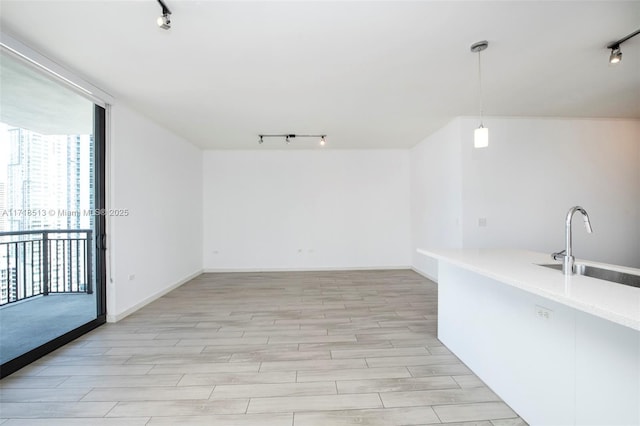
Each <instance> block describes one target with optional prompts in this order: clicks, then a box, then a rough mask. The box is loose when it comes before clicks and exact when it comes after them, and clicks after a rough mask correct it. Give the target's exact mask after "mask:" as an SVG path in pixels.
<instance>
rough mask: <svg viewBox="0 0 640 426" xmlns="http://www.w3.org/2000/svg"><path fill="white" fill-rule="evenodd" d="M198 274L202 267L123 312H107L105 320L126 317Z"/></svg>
mask: <svg viewBox="0 0 640 426" xmlns="http://www.w3.org/2000/svg"><path fill="white" fill-rule="evenodd" d="M199 275H202V269H200V270H199V271H197V272H194V273H193V274H191V275H189V276H187V277H186V278H183V279H181V280H180V281H178V282H177V283H174V284H172V285H170V286H169V287H167V288H165V289H163V290H160V291H159V292H157V293H154V294H152V295H151V296H149V297H147V298H145V299H144V300H142V301H141V302H139V303H136V304H135V305H133V306H132V307H130V308H129V309H127V310H125V311H124V312H121V313H119V314H115V315H112V314H109V313H107V322H118V321H120V320H122V319H124V318H126V317H128V316H129V315H131V314H132V313H134V312H135V311H137V310H138V309H140V308H142V307H144V306H146V305H148V304H149V303H151V302H153V301H154V300H156V299H159V298H161V297H162V296H164V295H165V294H167V293H169V292H171V291H173V290H175V289H176V288H178V287H180V286H181V285H182V284H184V283H186V282H188V281H191V280H192V279H194V278H195V277H197V276H199Z"/></svg>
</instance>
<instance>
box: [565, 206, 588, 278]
mask: <svg viewBox="0 0 640 426" xmlns="http://www.w3.org/2000/svg"><path fill="white" fill-rule="evenodd" d="M576 212H580V214H582V218H583V219H584V226H585V228H587V232H588V233H590V234H591V233H592V232H593V228H592V227H591V221H590V220H589V214H588V213H587V211H586V210H585V209H584V208H582V207H580V206H575V207H571V208H570V209H569V212H568V213H567V219H566V221H565V243H566V244H565V249H564V250H565V254H564V257H563V261H562V271H563V272H564V274H565V275H572V274H573V273H574V270H573V269H574V263H575V257H574V256H573V244H572V242H571V219H572V218H573V215H574V214H575V213H576Z"/></svg>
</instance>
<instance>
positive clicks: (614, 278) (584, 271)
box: [539, 263, 640, 288]
mask: <svg viewBox="0 0 640 426" xmlns="http://www.w3.org/2000/svg"><path fill="white" fill-rule="evenodd" d="M539 265H540V266H544V267H545V268H551V269H557V270H559V271H562V264H558V263H542V264H539ZM575 272H576V275H584V276H585V277H591V278H597V279H599V280H605V281H611V282H614V283H618V284H624V285H628V286H631V287H638V288H640V275H633V274H627V273H626V272H619V271H612V270H611V269H605V268H598V267H595V266H589V265H583V264H582V263H576V264H575Z"/></svg>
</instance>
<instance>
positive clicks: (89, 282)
mask: <svg viewBox="0 0 640 426" xmlns="http://www.w3.org/2000/svg"><path fill="white" fill-rule="evenodd" d="M86 244H87V267H86V268H85V269H86V270H87V294H93V261H92V260H93V257H91V256H92V253H93V251H92V250H93V231H87V240H86Z"/></svg>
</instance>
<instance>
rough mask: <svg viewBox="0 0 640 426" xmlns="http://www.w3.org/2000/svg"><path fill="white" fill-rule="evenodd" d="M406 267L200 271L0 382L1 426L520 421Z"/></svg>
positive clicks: (429, 288) (424, 284)
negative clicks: (443, 325)
mask: <svg viewBox="0 0 640 426" xmlns="http://www.w3.org/2000/svg"><path fill="white" fill-rule="evenodd" d="M436 319H437V286H436V285H435V284H434V283H433V282H431V281H428V280H426V279H424V278H422V277H421V276H419V275H418V274H416V273H414V272H412V271H399V270H394V271H350V272H282V273H234V274H231V273H224V274H222V273H220V274H204V275H201V276H200V277H198V278H196V279H194V280H192V281H190V282H189V283H187V284H185V285H183V286H182V287H180V288H178V289H176V290H174V291H173V292H171V293H169V294H168V295H166V296H164V297H162V298H161V299H159V300H157V301H155V302H154V303H152V304H150V305H148V306H146V307H145V308H143V309H141V310H140V311H138V312H136V313H135V314H133V315H131V316H129V317H128V318H126V319H124V320H122V321H121V322H119V323H117V324H107V325H105V326H102V327H100V328H98V329H97V330H94V331H93V332H91V333H89V334H87V335H85V336H83V337H82V338H80V339H78V340H77V341H75V342H73V343H71V344H69V345H67V346H65V347H63V348H61V349H59V350H57V351H55V352H54V353H52V354H50V355H48V356H46V357H44V358H42V359H41V360H39V361H37V362H36V363H34V364H32V365H31V366H29V367H26V368H24V369H23V370H21V371H19V372H17V373H15V374H13V375H12V376H9V377H7V378H5V379H3V380H2V381H0V424H2V425H3V426H5V425H6V426H9V425H47V426H51V425H65V426H69V425H105V426H111V425H118V426H120V425H153V426H155V425H224V426H233V425H255V426H332V425H336V426H338V425H368V426H394V425H428V424H439V423H449V424H456V425H468V426H472V425H473V426H507V425H509V426H518V425H525V423H524V422H523V421H522V420H521V419H520V418H518V416H517V415H516V413H514V412H513V411H512V410H511V409H510V408H509V407H508V406H507V405H506V404H505V403H504V402H502V401H501V400H500V398H498V397H497V396H496V395H495V394H494V393H493V392H492V391H491V390H490V389H489V388H487V387H486V386H485V385H484V384H483V383H482V382H481V381H480V380H479V379H478V378H477V377H476V376H475V375H473V373H472V372H471V371H470V370H469V369H468V368H467V367H466V366H465V365H464V364H463V363H462V362H460V361H459V360H458V359H457V358H456V357H455V356H454V355H452V354H451V353H450V352H449V351H448V350H447V348H446V347H444V346H443V345H442V343H440V342H439V341H438V339H437V338H436Z"/></svg>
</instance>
